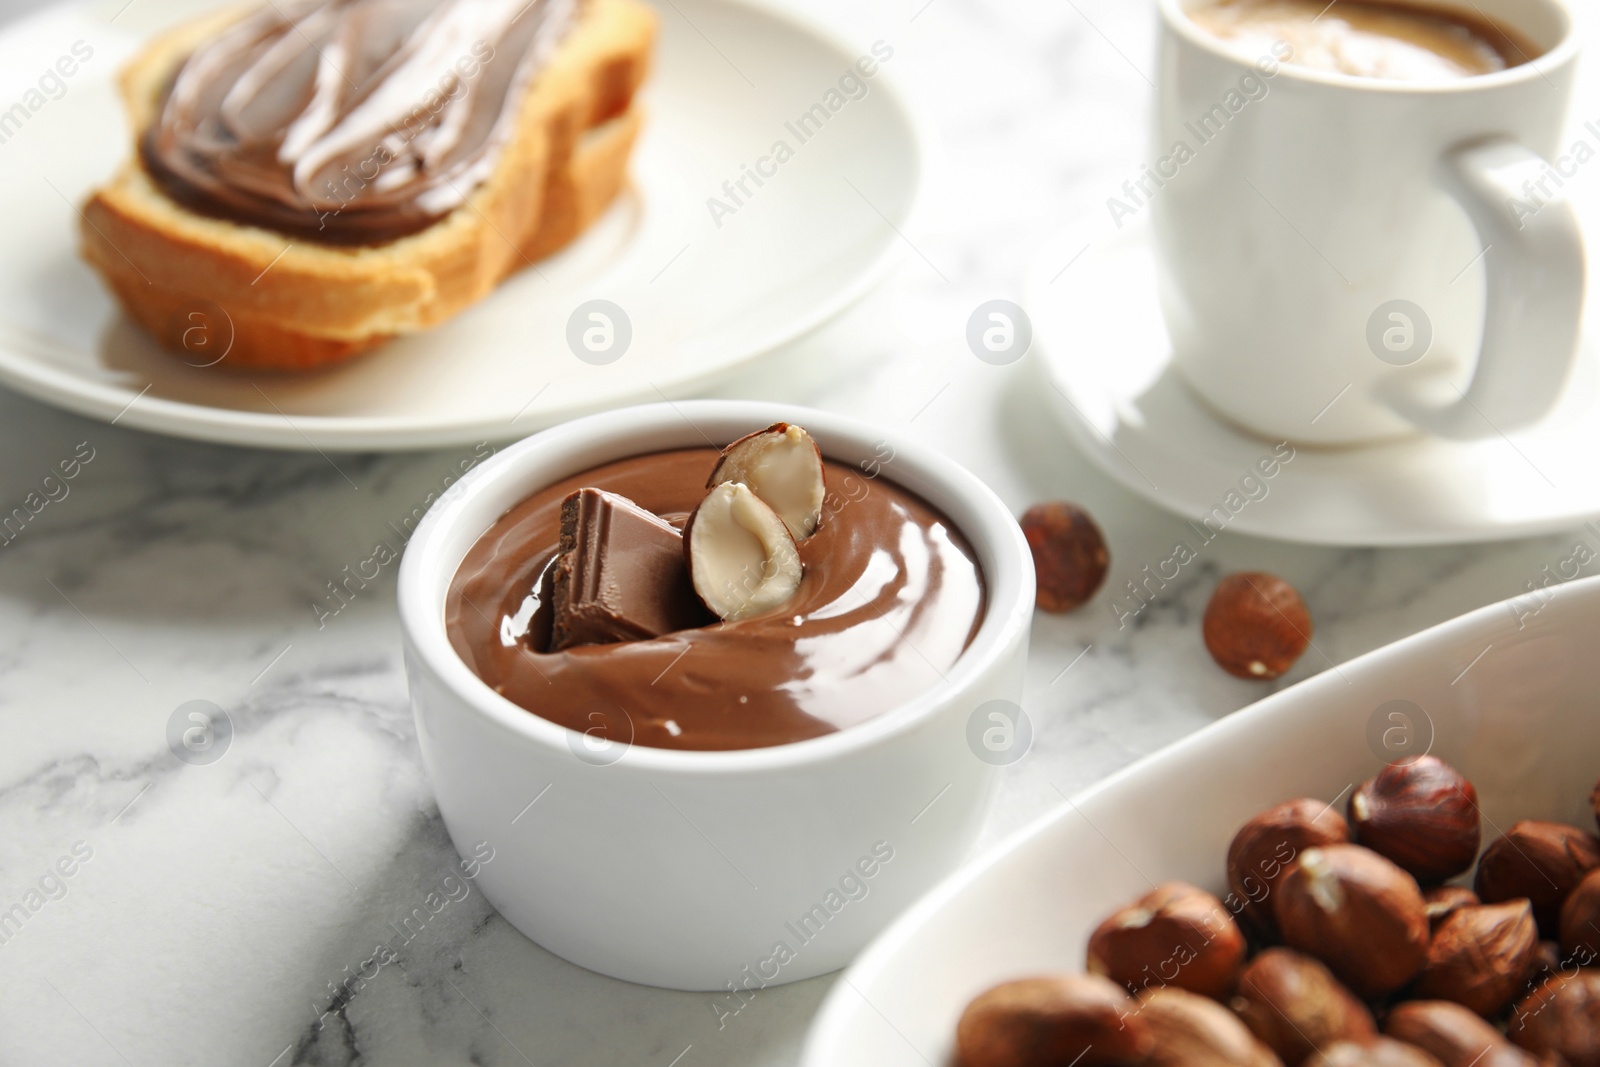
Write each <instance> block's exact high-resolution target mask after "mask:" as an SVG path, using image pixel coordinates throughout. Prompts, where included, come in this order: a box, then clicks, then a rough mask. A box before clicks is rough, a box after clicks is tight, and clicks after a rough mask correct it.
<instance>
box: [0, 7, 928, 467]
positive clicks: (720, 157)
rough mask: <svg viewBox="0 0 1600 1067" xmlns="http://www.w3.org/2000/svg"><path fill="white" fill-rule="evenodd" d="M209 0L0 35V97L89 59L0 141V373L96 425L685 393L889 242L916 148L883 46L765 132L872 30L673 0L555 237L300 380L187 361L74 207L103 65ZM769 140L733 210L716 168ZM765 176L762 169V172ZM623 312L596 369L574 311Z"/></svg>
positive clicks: (280, 425)
mask: <svg viewBox="0 0 1600 1067" xmlns="http://www.w3.org/2000/svg"><path fill="white" fill-rule="evenodd" d="M207 6H210V5H209V4H207V3H204V2H198V0H188V2H181V3H171V2H163V3H160V4H148V3H134V4H131V5H128V4H126V0H118V2H115V3H111V2H101V3H79V4H72V5H68V6H66V7H62V8H52V9H50V10H48V11H47V12H45V13H43V14H41V15H39V16H36V17H34V18H30V19H27V20H25V21H23V22H21V23H18V24H16V25H14V26H12V27H10V28H8V29H7V30H6V31H5V32H4V33H0V102H4V103H0V109H3V108H4V107H5V106H8V105H9V103H10V102H11V101H14V100H19V99H23V98H24V94H25V93H26V92H27V90H28V89H29V88H30V87H33V86H35V84H36V82H37V80H38V78H39V76H40V72H42V71H44V69H45V68H46V67H48V66H50V65H52V64H53V63H54V61H55V59H56V57H58V56H61V55H64V54H67V53H68V50H69V48H70V47H71V45H72V44H73V42H75V41H83V42H86V44H87V45H88V47H90V48H92V49H93V51H94V54H93V58H92V59H90V60H89V61H87V62H85V63H84V64H83V66H82V69H81V70H79V71H78V72H77V73H76V74H75V75H74V76H73V77H71V78H69V79H67V83H66V84H67V88H66V91H65V93H64V94H63V95H61V96H60V97H59V99H46V100H45V102H44V104H43V106H42V107H41V108H39V110H38V111H37V112H36V113H34V114H32V115H31V117H29V118H28V120H27V121H26V122H25V123H24V124H23V125H22V128H21V130H20V132H18V133H16V134H15V136H12V137H11V138H10V139H9V140H7V141H6V142H5V143H4V144H0V204H4V205H5V207H6V213H5V214H6V225H5V226H4V227H0V383H3V384H5V385H8V386H10V387H12V388H14V389H16V390H18V391H20V392H23V393H26V394H28V395H30V396H33V397H36V398H38V399H40V400H43V401H45V402H47V403H51V404H55V405H58V406H60V407H63V408H67V409H69V410H71V411H75V412H78V413H80V414H83V415H88V416H90V417H93V418H98V419H103V420H108V421H116V422H117V423H118V424H119V425H124V426H136V427H140V428H143V429H147V430H153V431H157V432H160V433H167V434H175V435H179V436H185V437H193V438H199V439H203V440H210V441H221V442H229V443H235V444H244V445H256V446H265V447H274V448H289V449H311V448H317V449H327V450H356V449H400V448H423V447H442V446H450V445H462V444H470V443H473V442H477V441H482V440H504V439H510V438H515V437H521V436H525V435H526V434H528V433H530V432H532V431H534V430H537V429H539V428H541V427H543V426H548V425H551V424H553V423H556V422H559V421H562V420H564V419H567V418H570V417H572V416H574V415H577V414H581V413H584V412H588V411H593V410H599V409H602V408H609V407H616V406H620V405H624V404H631V403H635V402H638V401H641V400H660V399H661V398H662V397H663V396H666V397H674V396H681V395H686V394H688V393H691V392H694V391H696V390H698V389H701V388H703V387H704V386H705V385H707V384H708V383H710V382H712V381H714V380H716V379H717V378H718V377H720V376H723V375H726V374H728V373H729V372H730V371H731V370H733V369H734V368H735V367H736V366H738V365H740V364H742V363H744V362H747V361H749V360H751V359H752V358H754V357H756V356H758V355H760V354H762V353H764V352H766V351H769V350H771V349H772V348H774V347H776V346H778V345H780V344H782V343H784V342H786V341H789V340H791V339H793V338H795V337H797V336H799V335H801V334H803V333H804V332H806V331H807V330H809V329H812V328H813V327H815V326H817V325H819V324H820V323H822V322H823V321H825V320H826V319H828V318H829V317H831V316H833V315H834V314H836V313H838V312H839V311H841V310H843V309H844V308H845V307H847V306H848V305H849V304H850V303H851V302H852V301H854V300H855V299H857V298H858V297H860V296H862V295H863V294H864V293H865V292H866V291H867V290H868V289H869V288H870V287H871V285H872V284H873V283H874V282H876V281H877V280H878V279H879V278H880V277H881V276H882V275H883V274H884V272H885V271H886V270H887V269H888V267H889V266H890V265H892V263H893V262H894V261H895V260H896V259H897V258H898V256H899V254H900V251H901V247H902V241H901V238H900V237H899V236H898V234H897V232H896V230H897V229H898V230H901V231H903V230H905V229H906V226H907V222H908V219H909V216H910V215H911V212H912V209H913V204H914V201H915V200H916V195H917V190H918V186H919V184H920V181H921V175H922V147H921V140H920V138H919V136H918V133H917V130H916V126H915V123H914V121H913V119H912V116H911V114H910V112H909V110H908V107H907V105H906V103H905V101H904V98H903V96H902V95H901V93H900V92H898V91H897V89H896V88H895V87H894V85H893V83H892V79H893V77H894V62H893V60H892V58H891V59H890V60H889V61H888V62H887V63H886V64H884V65H883V66H881V67H880V68H879V70H878V71H877V72H876V74H875V76H874V77H873V78H871V79H870V80H868V81H867V82H866V85H867V93H866V95H865V96H863V97H861V98H859V99H848V101H847V102H846V103H844V105H843V106H842V107H840V108H839V109H838V110H837V111H836V113H833V114H832V117H831V118H830V119H829V120H828V122H827V123H826V125H824V126H823V127H822V129H821V130H820V131H819V132H816V133H814V134H813V135H812V136H811V137H810V138H809V139H808V140H807V141H806V142H805V143H800V142H799V141H798V139H797V137H796V136H795V135H794V134H793V133H792V132H790V130H789V129H788V128H787V127H786V125H785V124H786V122H787V121H790V120H793V119H795V118H796V117H797V116H799V115H800V114H802V113H804V112H805V111H807V109H808V108H810V107H811V106H812V105H813V104H818V103H823V104H824V105H826V101H825V100H824V97H825V94H827V93H828V90H829V89H830V88H832V87H834V86H835V85H837V83H838V81H839V79H840V77H841V75H843V74H844V72H845V70H846V68H848V67H850V66H852V65H853V64H854V63H855V62H856V61H857V60H858V59H859V58H860V57H861V56H862V55H863V54H867V53H868V52H869V49H870V47H871V45H870V42H855V43H849V44H846V43H843V42H841V41H838V40H835V39H834V38H833V37H832V36H831V35H830V34H829V32H828V31H826V30H825V29H823V28H821V27H819V26H816V25H814V24H811V23H809V22H807V21H804V20H803V19H802V17H800V16H796V15H794V14H792V13H789V12H786V11H780V10H779V9H778V8H777V7H776V6H772V5H770V4H769V3H768V2H767V0H671V2H670V3H667V4H664V5H662V6H661V7H660V8H659V9H658V10H659V11H660V14H661V31H662V32H661V41H660V45H659V50H658V52H657V56H656V65H655V70H654V74H653V75H652V78H651V81H650V83H649V85H648V87H647V91H646V96H645V99H646V103H647V105H648V123H647V127H646V133H645V135H644V137H643V138H642V140H641V141H640V143H639V146H638V148H637V150H636V154H635V157H634V162H633V168H632V174H633V187H632V188H631V189H630V190H629V191H628V192H627V193H626V194H624V196H623V197H622V199H621V201H620V202H619V203H618V204H617V205H616V207H615V208H614V209H613V210H612V211H611V212H610V213H609V214H608V215H607V216H606V217H605V218H603V219H602V220H601V221H600V222H599V223H598V224H597V225H596V227H595V228H594V229H593V230H592V231H591V232H590V233H589V234H587V235H585V236H584V237H583V238H582V239H581V240H580V241H579V242H578V243H577V244H575V245H574V246H573V247H572V248H570V249H568V250H567V251H565V252H564V253H562V254H561V255H559V256H557V257H554V258H552V259H551V260H549V261H547V262H544V263H541V264H539V265H538V270H531V269H530V270H526V271H524V272H523V273H522V274H520V275H519V276H517V277H516V278H513V279H512V280H511V281H509V282H508V283H507V284H506V285H505V286H504V287H502V289H501V290H500V291H499V292H498V293H496V294H495V295H494V296H492V297H491V298H490V299H489V300H487V301H485V302H484V303H482V304H480V305H479V306H477V307H476V308H473V309H472V310H470V311H468V312H467V313H466V314H464V315H462V316H461V317H460V318H458V319H456V320H454V321H452V322H450V323H447V324H445V325H444V326H443V327H441V328H440V329H437V330H435V331H433V332H431V333H428V334H426V335H422V336H417V337H413V338H408V339H405V340H401V341H398V342H395V343H393V344H391V345H389V346H387V347H386V348H384V349H381V350H379V351H378V352H376V353H374V354H373V355H371V356H370V357H368V358H364V359H361V360H358V361H356V362H354V363H352V364H351V365H349V366H346V367H343V368H337V369H334V370H331V371H327V372H322V373H319V374H315V375H311V376H301V377H287V376H260V377H245V376H240V375H238V374H236V373H220V368H209V369H198V368H194V367H191V366H188V365H185V364H184V363H183V362H181V361H180V360H179V359H177V358H175V357H173V356H171V355H170V354H168V353H165V352H162V351H160V350H159V349H158V348H157V347H156V346H155V344H154V343H153V342H152V341H150V339H149V338H148V337H147V336H146V335H145V334H143V333H142V332H141V331H140V330H138V329H137V328H136V327H134V326H132V325H131V324H130V323H128V322H127V321H126V320H125V319H124V318H123V317H122V315H121V314H120V313H119V312H118V311H117V309H116V307H115V305H114V303H113V302H112V301H111V299H110V298H109V296H108V295H107V293H106V291H105V289H104V288H103V287H102V286H101V284H100V282H99V279H98V278H97V277H96V276H95V275H94V274H93V273H92V272H91V271H90V270H89V269H88V268H87V267H86V266H85V265H84V264H83V262H82V261H81V260H80V259H79V258H78V256H77V253H76V244H77V227H78V218H77V212H76V208H75V206H74V205H75V204H78V203H80V202H81V201H82V200H83V199H84V197H85V196H86V195H87V194H88V193H89V191H90V190H91V189H92V188H93V187H94V186H95V185H96V184H98V183H99V182H101V181H103V180H104V179H105V178H107V177H108V176H109V175H110V174H111V173H112V172H113V170H114V169H115V168H116V167H117V166H118V165H119V164H120V163H121V161H122V159H123V157H124V156H125V154H126V152H127V146H128V143H129V138H128V135H127V132H126V129H125V124H124V121H123V118H122V112H121V107H120V104H119V103H118V101H117V99H116V96H115V92H114V87H113V82H112V78H113V76H114V74H115V71H116V69H117V68H118V67H119V66H120V65H121V63H122V62H123V61H124V60H125V59H126V58H127V57H128V56H130V55H132V54H133V53H134V52H135V51H136V50H137V48H138V47H139V46H140V44H141V42H143V41H144V40H147V39H148V38H149V36H150V35H151V34H152V33H154V32H156V31H158V30H159V29H161V28H162V26H163V25H166V24H170V23H172V22H174V21H177V20H178V19H180V18H183V17H188V16H190V15H193V14H194V13H196V12H198V11H200V10H203V9H204V8H205V7H207ZM778 140H784V141H787V142H788V143H789V144H790V146H791V148H792V150H793V153H794V154H793V158H792V159H789V160H787V161H786V162H784V163H783V164H782V165H781V166H778V167H777V173H776V175H775V176H771V177H768V178H767V179H766V181H765V183H764V184H763V185H762V186H760V187H759V188H757V187H755V186H754V185H752V184H749V183H748V181H747V185H746V190H747V191H750V192H752V193H753V195H752V196H750V197H749V198H748V200H746V201H745V202H744V203H743V204H742V206H739V207H738V209H737V211H736V212H735V213H734V214H732V215H728V216H724V217H722V218H721V219H720V222H721V226H720V227H719V226H718V225H717V221H718V220H717V219H715V218H713V215H712V213H711V211H710V209H709V207H708V204H707V201H708V199H709V198H711V197H713V196H715V197H719V198H722V199H723V200H724V202H729V201H728V198H727V194H726V193H725V192H724V190H723V183H724V182H725V181H728V180H729V179H732V180H735V181H737V180H738V179H739V178H740V177H741V175H742V174H743V173H744V170H743V168H744V167H745V166H750V167H754V166H755V165H756V163H757V161H758V159H760V158H761V157H764V156H768V154H769V153H770V152H771V151H772V148H773V145H774V142H776V141H778ZM764 169H769V170H770V169H772V165H771V164H768V165H766V166H765V168H764ZM597 299H598V300H606V301H610V302H612V303H614V304H616V305H618V306H620V307H621V308H622V309H623V311H624V312H625V313H626V314H627V316H628V318H629V320H630V322H631V326H632V341H631V345H630V347H629V348H628V350H627V351H626V353H625V354H624V355H623V356H622V357H621V358H620V359H618V360H617V361H616V362H613V363H610V364H609V365H606V366H593V365H590V364H588V363H585V362H583V361H581V360H580V359H578V358H577V357H576V356H575V355H574V354H573V352H572V351H571V350H570V349H569V347H568V344H567V341H566V336H567V327H568V320H569V319H570V318H571V317H572V316H573V313H574V311H575V310H576V309H577V308H578V306H579V305H580V304H584V303H586V302H588V301H590V300H597Z"/></svg>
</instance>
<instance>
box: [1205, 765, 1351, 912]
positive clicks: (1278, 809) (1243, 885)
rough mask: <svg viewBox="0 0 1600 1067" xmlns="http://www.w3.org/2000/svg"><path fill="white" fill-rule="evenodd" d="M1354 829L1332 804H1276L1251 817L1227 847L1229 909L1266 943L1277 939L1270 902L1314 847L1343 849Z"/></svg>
mask: <svg viewBox="0 0 1600 1067" xmlns="http://www.w3.org/2000/svg"><path fill="white" fill-rule="evenodd" d="M1349 840H1350V827H1349V825H1348V824H1347V823H1346V822H1345V820H1344V816H1342V815H1340V814H1339V812H1338V810H1337V809H1335V808H1334V807H1333V805H1331V804H1327V803H1325V802H1323V801H1320V800H1313V799H1311V798H1309V797H1303V798H1301V799H1299V800H1289V801H1285V802H1284V803H1282V804H1275V805H1273V806H1272V807H1270V808H1268V809H1267V810H1266V811H1263V812H1261V813H1260V814H1259V815H1257V816H1255V817H1254V818H1252V819H1251V820H1250V821H1249V822H1247V823H1245V824H1244V826H1242V827H1240V829H1239V832H1238V833H1237V834H1235V835H1234V838H1233V842H1232V843H1231V844H1230V845H1229V846H1228V885H1229V887H1230V888H1231V889H1232V890H1233V895H1232V897H1231V898H1230V899H1229V901H1228V906H1229V908H1230V909H1231V910H1232V911H1234V912H1235V913H1236V914H1238V915H1240V917H1241V918H1243V919H1244V920H1245V923H1246V925H1247V926H1249V927H1250V928H1251V929H1252V930H1253V931H1254V932H1256V933H1257V934H1258V935H1259V936H1261V937H1262V938H1263V939H1265V940H1272V939H1275V938H1276V936H1277V933H1276V926H1275V924H1274V923H1273V920H1272V900H1271V897H1272V895H1273V893H1274V892H1275V891H1276V889H1277V885H1278V882H1279V881H1280V880H1282V878H1283V876H1284V875H1285V874H1288V873H1289V869H1290V868H1291V867H1292V866H1293V865H1294V864H1295V863H1297V862H1298V861H1299V858H1300V854H1301V853H1302V852H1304V851H1305V850H1306V849H1309V848H1319V847H1321V846H1323V845H1336V844H1343V843H1344V842H1347V841H1349Z"/></svg>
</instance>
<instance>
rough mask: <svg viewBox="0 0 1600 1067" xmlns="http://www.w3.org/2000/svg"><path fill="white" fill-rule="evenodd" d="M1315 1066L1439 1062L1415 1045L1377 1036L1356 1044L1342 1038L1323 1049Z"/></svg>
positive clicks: (1428, 1065)
mask: <svg viewBox="0 0 1600 1067" xmlns="http://www.w3.org/2000/svg"><path fill="white" fill-rule="evenodd" d="M1315 1067H1440V1064H1439V1061H1438V1060H1436V1059H1434V1058H1433V1057H1432V1056H1430V1055H1428V1054H1427V1053H1426V1052H1424V1051H1422V1050H1421V1049H1420V1048H1417V1047H1416V1046H1414V1045H1407V1044H1404V1043H1402V1042H1399V1041H1395V1040H1394V1039H1393V1038H1387V1037H1375V1038H1372V1039H1371V1040H1369V1041H1364V1042H1361V1043H1360V1044H1357V1043H1356V1042H1354V1041H1340V1042H1339V1043H1338V1044H1335V1045H1329V1046H1328V1047H1327V1048H1325V1049H1323V1050H1322V1055H1320V1056H1317V1057H1316V1059H1315Z"/></svg>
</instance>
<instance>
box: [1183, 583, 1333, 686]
mask: <svg viewBox="0 0 1600 1067" xmlns="http://www.w3.org/2000/svg"><path fill="white" fill-rule="evenodd" d="M1202 629H1203V632H1204V635H1205V641H1206V648H1207V650H1209V651H1210V653H1211V658H1212V659H1214V660H1216V661H1217V665H1218V666H1220V667H1221V668H1222V669H1223V670H1225V671H1227V672H1228V673H1229V674H1231V675H1234V676H1235V677H1237V678H1249V679H1253V680H1257V681H1270V680H1271V679H1273V678H1280V677H1282V676H1283V675H1284V674H1287V673H1288V671H1289V668H1290V667H1293V666H1294V664H1295V661H1296V660H1298V659H1299V658H1300V656H1301V654H1302V653H1304V652H1305V650H1306V649H1307V648H1308V647H1309V646H1310V644H1311V612H1310V611H1309V610H1308V609H1307V608H1306V603H1305V601H1304V600H1301V599H1300V594H1299V593H1298V592H1296V591H1295V588H1294V586H1292V585H1290V584H1289V583H1288V582H1286V581H1284V580H1283V579H1282V578H1279V577H1278V576H1276V575H1273V574H1264V573H1261V572H1259V571H1252V572H1246V573H1242V574H1230V575H1228V576H1227V577H1226V578H1224V579H1222V581H1221V582H1220V583H1219V584H1218V585H1217V588H1216V591H1215V592H1213V593H1212V594H1211V602H1210V603H1208V604H1207V605H1206V614H1205V619H1204V621H1203V623H1202Z"/></svg>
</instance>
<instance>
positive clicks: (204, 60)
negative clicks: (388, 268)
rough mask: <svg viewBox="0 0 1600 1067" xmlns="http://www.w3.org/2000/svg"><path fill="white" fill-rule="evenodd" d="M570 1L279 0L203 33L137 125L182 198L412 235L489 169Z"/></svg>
mask: <svg viewBox="0 0 1600 1067" xmlns="http://www.w3.org/2000/svg"><path fill="white" fill-rule="evenodd" d="M577 6H578V0H444V2H440V0H298V2H294V0H280V2H278V3H274V4H268V5H266V6H265V7H263V8H262V9H261V10H259V11H257V12H255V13H253V14H251V15H249V16H247V17H245V18H244V19H243V20H242V21H240V22H238V23H236V24H234V25H232V26H230V27H229V28H227V29H226V30H224V31H223V32H222V33H220V34H218V35H217V36H216V37H215V38H214V39H213V40H211V41H210V42H208V43H206V44H205V45H203V46H201V47H200V48H199V49H198V50H196V51H195V52H194V53H193V54H192V55H190V56H189V58H188V59H187V61H185V62H184V64H183V65H182V66H181V67H180V68H179V69H178V70H177V72H176V73H175V74H174V76H173V78H172V81H171V83H170V85H169V86H168V88H167V92H166V96H165V99H164V101H163V102H162V106H161V110H160V118H159V120H158V121H157V122H156V123H155V124H154V125H153V126H152V127H151V128H150V129H149V130H147V131H146V132H145V134H144V136H143V138H142V141H141V145H140V151H141V155H142V158H143V162H144V166H145V169H146V170H147V171H148V172H149V173H150V174H151V176H152V177H153V178H154V179H155V180H156V182H157V183H158V184H159V185H160V186H161V188H162V189H163V190H164V191H165V192H166V193H167V194H168V195H169V196H171V197H172V198H173V199H174V200H176V201H177V202H178V203H180V204H182V205H183V206H184V207H186V208H188V209H190V210H192V211H195V212H198V213H201V214H206V215H211V216H214V217H219V218H223V219H226V220H229V221H233V222H239V223H244V224H249V225H256V226H263V227H266V228H268V229H273V230H279V231H282V232H284V233H287V234H291V235H294V236H298V237H302V238H306V239H308V240H311V241H316V242H320V243H325V244H335V245H374V244H383V243H387V242H389V241H392V240H395V239H397V238H400V237H404V236H407V235H409V234H413V233H417V232H420V231H422V230H424V229H426V228H428V227H429V226H431V225H433V224H434V223H436V222H438V221H439V220H440V219H441V218H443V217H444V216H445V215H448V214H449V213H450V212H451V211H452V210H454V209H455V208H456V207H458V206H460V205H461V203H462V202H463V201H464V200H465V199H466V197H467V196H468V195H469V194H470V193H472V192H473V190H475V189H476V188H477V187H478V186H479V185H481V184H482V183H483V182H484V181H485V180H486V179H487V178H488V177H489V175H490V174H491V173H492V172H493V170H494V167H495V164H496V162H497V161H498V158H499V155H500V151H501V149H502V148H503V147H504V145H505V143H506V142H507V140H508V139H509V138H510V137H511V136H512V135H513V133H514V131H515V126H516V120H517V114H518V111H519V109H520V105H521V103H522V101H523V99H524V97H525V91H526V89H527V87H528V86H529V84H530V83H531V79H533V78H534V77H536V76H537V74H538V72H539V70H540V69H541V68H542V67H543V66H544V65H545V63H546V62H548V60H549V57H550V56H551V55H552V54H553V52H554V51H555V49H556V48H557V47H559V46H560V43H561V41H562V39H563V37H564V36H565V35H566V32H567V30H568V29H569V28H570V27H571V25H572V23H573V20H574V17H575V15H576V9H577Z"/></svg>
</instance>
